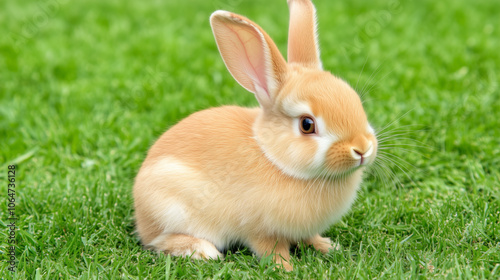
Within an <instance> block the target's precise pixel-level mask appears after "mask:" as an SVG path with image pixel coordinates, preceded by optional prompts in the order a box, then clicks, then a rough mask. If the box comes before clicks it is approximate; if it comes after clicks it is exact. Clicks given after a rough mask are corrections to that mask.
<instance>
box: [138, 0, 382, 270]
mask: <svg viewBox="0 0 500 280" xmlns="http://www.w3.org/2000/svg"><path fill="white" fill-rule="evenodd" d="M289 2H294V1H289ZM306 2H308V1H301V3H302V4H301V5H297V6H294V7H293V8H291V13H292V17H299V19H298V20H299V21H300V17H301V15H303V14H304V13H306V18H308V19H311V18H314V15H313V14H311V13H312V12H313V11H314V7H312V4H310V3H309V4H310V5H309V4H308V3H306ZM304 3H305V4H306V5H303V4H304ZM301 7H309V8H308V9H305V10H302V8H301ZM311 7H312V9H311ZM292 10H293V11H294V12H292ZM294 14H295V15H294ZM293 21H294V19H293V18H291V22H293ZM308 21H310V20H308ZM313 23H314V22H313ZM211 24H212V27H213V29H214V35H215V37H216V40H217V44H218V46H219V50H220V52H221V55H222V57H223V58H224V62H225V63H226V66H227V67H228V69H229V70H230V72H231V74H232V75H233V77H234V78H235V79H236V80H237V81H238V82H239V83H240V84H242V86H244V87H245V88H247V89H248V90H250V91H251V92H253V93H255V95H256V97H257V99H258V101H259V103H260V105H261V107H260V108H253V109H250V108H241V107H235V106H225V107H219V108H212V109H207V110H204V111H200V112H197V113H194V114H192V115H191V116H189V117H187V118H186V119H184V120H182V121H180V122H179V123H178V124H176V125H175V126H173V127H172V128H170V129H169V130H168V131H167V132H165V133H164V134H163V135H162V136H161V137H160V138H159V139H158V141H157V142H156V143H155V144H154V145H153V146H152V147H151V149H150V151H149V153H148V155H147V157H146V159H145V161H144V163H143V164H142V166H141V169H140V171H139V173H138V175H137V177H136V180H135V185H134V206H135V213H136V221H137V231H138V233H139V236H140V238H141V240H142V242H143V243H144V244H145V245H147V246H150V247H153V248H154V249H156V250H160V251H164V252H166V253H170V254H172V255H182V256H185V255H190V254H193V256H194V257H199V258H216V257H220V256H221V254H220V252H219V251H218V250H223V249H224V248H227V247H228V246H230V245H231V244H233V243H242V244H244V245H246V246H248V247H249V248H251V249H252V251H254V252H255V253H256V254H257V255H258V256H264V255H269V254H273V253H274V254H275V255H274V260H275V261H276V262H277V263H278V264H282V265H283V267H284V268H285V269H287V270H291V269H292V266H291V265H290V263H289V262H288V261H289V258H290V255H289V247H290V244H293V243H297V242H300V241H304V242H305V243H306V244H309V245H312V246H314V248H316V249H317V250H320V251H321V252H323V253H326V252H328V251H329V250H332V249H335V248H336V246H333V245H332V243H331V240H330V239H328V238H323V237H321V236H320V235H319V233H321V232H323V231H324V230H326V229H327V228H328V227H329V226H330V225H331V224H332V223H334V222H335V221H337V220H338V219H340V218H341V217H342V216H343V215H344V214H345V213H346V212H347V211H348V210H349V208H350V206H351V205H352V203H353V201H354V199H355V197H356V192H357V190H358V188H359V185H360V183H361V179H362V173H363V170H364V168H365V165H366V164H368V163H370V162H372V161H373V160H374V158H375V156H376V149H377V140H376V138H375V136H374V135H373V134H372V133H371V132H370V129H369V124H368V122H367V118H366V115H365V113H364V110H363V107H362V105H361V101H360V100H359V97H358V95H357V94H356V93H355V92H354V91H353V90H352V89H351V88H350V87H349V86H348V85H347V84H346V83H345V82H343V81H342V80H340V79H338V78H336V77H334V76H333V75H331V74H330V73H328V72H324V71H322V70H320V69H317V68H314V67H310V66H311V65H310V64H309V62H307V61H303V60H302V59H298V60H297V61H296V62H295V63H291V64H285V62H284V59H283V58H282V57H281V54H279V52H278V51H277V48H276V46H275V44H274V43H273V42H272V40H271V39H270V38H269V36H268V35H267V34H266V33H265V32H264V31H263V30H262V29H261V28H260V27H258V26H257V25H256V24H255V23H253V22H251V21H250V20H248V19H246V18H244V17H242V16H239V15H235V14H232V13H229V12H223V11H219V12H215V13H214V14H213V15H212V17H211ZM291 32H292V33H293V31H291ZM298 36H299V37H300V35H298ZM299 37H297V38H299ZM312 37H315V34H312ZM308 38H309V37H308ZM304 41H307V40H304ZM297 42H300V40H297ZM309 43H310V42H309ZM294 44H295V43H294ZM305 44H306V45H307V44H308V43H307V42H305ZM302 47H304V46H302ZM318 54H319V52H318ZM318 59H319V58H318ZM291 107H293V108H294V109H293V110H292V108H291ZM292 111H293V112H292ZM291 114H298V115H291ZM302 114H307V115H311V116H312V117H313V118H316V121H317V125H318V127H319V128H320V130H321V131H319V132H318V133H316V134H314V135H304V134H302V133H301V132H300V130H299V127H298V125H299V117H300V115H302ZM360 154H362V155H363V156H365V157H364V158H363V159H362V160H360V158H361V156H360ZM363 160H364V161H363Z"/></svg>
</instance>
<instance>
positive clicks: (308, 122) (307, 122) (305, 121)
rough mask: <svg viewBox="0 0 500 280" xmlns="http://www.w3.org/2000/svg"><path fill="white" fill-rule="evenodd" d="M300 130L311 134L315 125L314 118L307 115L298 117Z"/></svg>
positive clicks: (314, 130)
mask: <svg viewBox="0 0 500 280" xmlns="http://www.w3.org/2000/svg"><path fill="white" fill-rule="evenodd" d="M300 131H301V132H302V133H304V134H312V133H315V132H316V125H315V124H314V119H313V118H311V117H309V116H302V117H301V118H300Z"/></svg>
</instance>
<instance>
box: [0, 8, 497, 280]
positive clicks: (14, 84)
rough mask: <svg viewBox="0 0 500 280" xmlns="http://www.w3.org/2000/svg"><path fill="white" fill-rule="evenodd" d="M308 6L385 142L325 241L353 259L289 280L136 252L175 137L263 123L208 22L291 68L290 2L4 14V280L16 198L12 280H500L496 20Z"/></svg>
mask: <svg viewBox="0 0 500 280" xmlns="http://www.w3.org/2000/svg"><path fill="white" fill-rule="evenodd" d="M315 3H316V6H317V10H318V17H319V31H320V36H319V39H320V44H321V47H322V54H321V55H322V59H323V65H324V68H325V69H328V70H330V71H332V72H333V73H334V74H336V75H338V76H340V77H342V78H343V79H344V80H346V81H348V82H349V83H350V84H351V85H352V86H353V87H354V88H356V89H357V91H358V92H359V93H360V94H361V95H362V96H363V100H364V106H365V109H366V111H367V114H368V116H369V119H370V122H371V123H372V125H373V126H374V127H375V128H377V129H378V131H382V132H380V133H386V134H384V135H382V137H385V136H387V137H388V138H387V139H386V142H384V143H383V145H382V146H383V148H384V150H383V151H384V153H386V154H384V155H383V156H381V157H380V158H379V159H380V161H379V164H380V165H383V166H384V169H381V168H378V169H376V168H375V169H372V172H371V173H370V174H368V175H367V176H366V180H365V182H364V183H363V185H362V190H361V192H360V194H359V198H358V199H357V201H356V202H355V204H354V206H353V208H352V210H351V211H350V213H349V214H348V215H346V216H345V217H344V218H343V219H342V221H341V222H339V223H337V224H335V225H332V227H331V228H330V229H329V230H328V231H327V232H325V233H324V235H326V236H329V237H331V238H332V239H333V240H335V241H337V242H339V243H340V244H341V246H342V249H341V250H339V251H335V252H331V253H329V254H328V255H325V256H323V255H322V254H321V253H318V252H316V251H314V250H313V249H312V248H309V247H304V246H299V247H297V248H296V249H294V252H293V254H292V263H293V265H294V267H295V270H294V271H293V272H290V273H287V272H284V271H282V270H280V269H276V270H275V269H273V266H272V265H271V261H270V259H269V258H264V259H261V260H259V259H257V258H256V257H254V256H252V253H251V252H250V251H249V250H248V249H245V248H239V250H231V251H230V252H228V253H227V255H226V258H225V260H223V261H208V262H203V261H192V260H188V259H183V258H170V257H167V256H165V255H160V254H157V253H154V252H151V251H145V250H143V249H142V248H141V246H140V243H139V242H138V239H137V237H136V236H135V235H134V233H133V231H134V216H133V215H134V212H133V207H132V205H133V199H132V194H131V190H132V185H133V179H134V176H135V174H136V173H137V171H138V169H139V167H140V164H141V162H142V160H143V159H144V157H145V154H146V152H147V150H148V148H149V147H150V146H151V145H152V143H153V142H154V141H155V139H157V138H158V137H159V136H160V135H161V134H162V133H163V132H164V131H165V130H166V129H167V128H169V127H170V126H172V125H173V124H175V123H177V122H178V121H179V120H181V119H182V118H184V117H186V116H187V115H189V114H191V113H193V112H195V111H198V110H202V109H205V108H209V107H214V106H220V105H225V104H238V105H241V106H257V105H258V104H257V102H256V101H255V99H254V97H253V95H252V94H251V93H248V92H246V91H245V90H244V89H243V88H242V87H241V86H239V85H238V84H237V83H236V82H235V81H234V80H233V79H232V77H231V76H230V74H229V73H228V72H227V70H226V69H225V67H224V64H223V62H222V59H221V58H220V56H219V53H218V50H217V47H216V45H215V42H214V39H213V36H212V32H211V29H210V25H209V22H208V18H209V16H210V14H211V13H212V12H213V11H214V10H216V9H225V10H231V11H234V12H237V13H240V14H244V15H246V16H248V17H249V18H251V19H253V20H254V21H255V22H257V23H258V24H260V25H261V26H262V27H263V28H264V29H265V30H266V31H267V32H268V33H269V34H270V36H271V37H272V38H273V39H274V40H275V42H276V43H277V45H278V47H279V48H280V49H281V51H282V53H283V54H285V53H286V39H287V27H288V8H287V5H286V1H284V0H280V1H269V0H265V1H264V0H253V1H244V0H209V1H196V3H195V1H166V0H164V1H158V0H145V1H118V0H108V1H98V0H88V1H68V0H39V1H36V0H17V1H1V2H0V30H1V31H2V36H0V140H1V141H0V167H1V170H0V179H1V182H2V187H1V188H0V189H1V193H0V195H1V198H0V201H1V205H0V209H1V211H0V220H1V222H0V223H1V225H2V226H1V230H0V253H1V254H0V255H1V257H0V258H1V259H2V262H1V263H0V275H2V276H1V278H2V279H3V278H5V279H9V278H14V274H11V273H10V272H9V271H8V269H9V267H10V265H9V263H8V262H7V260H8V258H9V255H8V253H9V249H10V248H9V247H10V246H11V245H9V243H8V242H9V234H10V231H9V228H8V227H7V225H8V224H10V222H11V221H12V220H9V218H10V217H11V216H10V212H9V211H8V200H9V199H12V198H14V199H15V210H14V211H15V215H16V216H17V218H18V219H17V221H16V226H17V227H18V229H17V230H16V231H15V234H16V236H15V237H16V241H17V244H16V245H15V253H16V258H17V264H16V266H17V273H16V274H15V277H16V278H17V279H173V278H184V279H192V278H213V279H240V278H241V279H243V278H246V279H249V278H252V279H253V278H266V279H281V278H290V279H291V278H307V279H315V278H319V279H321V278H330V279H353V278H360V279H374V278H383V279H402V278H411V279H427V278H434V279H498V278H499V277H500V183H499V182H500V140H499V139H500V88H499V84H498V80H499V76H500V55H499V51H498V50H499V49H500V25H499V21H498V15H499V14H500V2H498V1H494V0H478V1H467V0H443V1H430V0H424V1H402V0H401V1H397V0H389V1H382V0H375V1H363V0H354V1H347V0H345V1H340V0H337V1H326V0H323V1H320V0H316V1H315ZM384 129H385V130H384ZM9 165H15V172H16V173H15V184H16V188H15V191H16V192H15V196H10V197H9V194H8V190H7V186H8V183H9V182H8V179H9V178H13V177H8V176H9V175H8V170H9V169H8V168H9V167H8V166H9Z"/></svg>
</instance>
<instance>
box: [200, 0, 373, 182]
mask: <svg viewBox="0 0 500 280" xmlns="http://www.w3.org/2000/svg"><path fill="white" fill-rule="evenodd" d="M288 5H289V8H290V26H289V38H288V63H287V62H286V61H285V59H284V58H283V57H282V55H281V54H280V52H279V50H278V48H277V47H276V45H275V44H274V42H273V41H272V40H271V38H270V37H269V35H267V33H266V32H264V31H263V30H262V28H260V27H259V26H258V25H257V24H255V23H254V22H252V21H250V20H249V19H247V18H245V17H243V16H240V15H236V14H233V13H230V12H226V11H216V12H214V13H213V14H212V16H211V18H210V21H211V25H212V29H213V32H214V35H215V38H216V41H217V45H218V47H219V51H220V53H221V55H222V58H223V60H224V62H225V64H226V66H227V68H228V70H229V72H230V73H231V74H232V76H233V77H234V78H235V79H236V80H237V81H238V83H240V84H241V85H242V86H243V87H244V88H245V89H247V90H248V91H250V92H253V93H254V94H255V96H256V98H257V100H258V101H259V103H260V105H261V108H262V110H261V113H260V114H259V116H258V118H257V120H256V122H255V124H254V127H253V130H254V136H255V139H256V141H257V142H258V143H259V145H260V147H261V148H262V151H263V152H264V154H265V155H266V157H267V158H268V159H269V160H270V161H271V162H273V164H274V165H276V166H277V167H278V168H280V169H281V170H282V171H283V172H284V173H286V174H288V175H290V176H292V177H295V178H300V179H314V178H319V177H322V178H327V177H332V178H342V177H344V176H347V175H349V174H352V173H353V172H355V171H357V170H361V169H362V168H363V167H364V166H366V165H367V164H369V163H371V162H373V161H374V159H375V156H376V151H377V139H376V137H375V133H374V130H373V128H372V127H371V126H370V124H369V123H368V120H367V117H366V114H365V111H364V109H363V106H362V103H361V100H360V98H359V96H358V94H357V93H356V92H355V91H354V90H353V89H352V88H351V87H350V86H349V85H348V84H347V83H346V82H344V81H343V80H341V79H339V78H337V77H335V76H333V75H332V74H331V73H329V72H326V71H324V70H323V68H322V63H321V60H320V52H319V47H318V41H317V36H316V15H315V8H314V6H313V4H312V3H311V2H310V1H309V0H289V1H288Z"/></svg>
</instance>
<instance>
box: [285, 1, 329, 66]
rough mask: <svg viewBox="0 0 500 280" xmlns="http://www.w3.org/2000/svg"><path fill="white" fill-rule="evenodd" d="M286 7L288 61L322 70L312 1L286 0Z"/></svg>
mask: <svg viewBox="0 0 500 280" xmlns="http://www.w3.org/2000/svg"><path fill="white" fill-rule="evenodd" d="M288 8H289V9H290V26H289V29H288V62H289V63H294V62H295V63H299V64H300V65H302V66H304V67H308V68H314V69H320V70H322V69H323V66H322V64H321V60H320V57H319V44H318V36H317V30H316V9H315V8H314V5H313V3H312V2H311V0H288Z"/></svg>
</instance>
